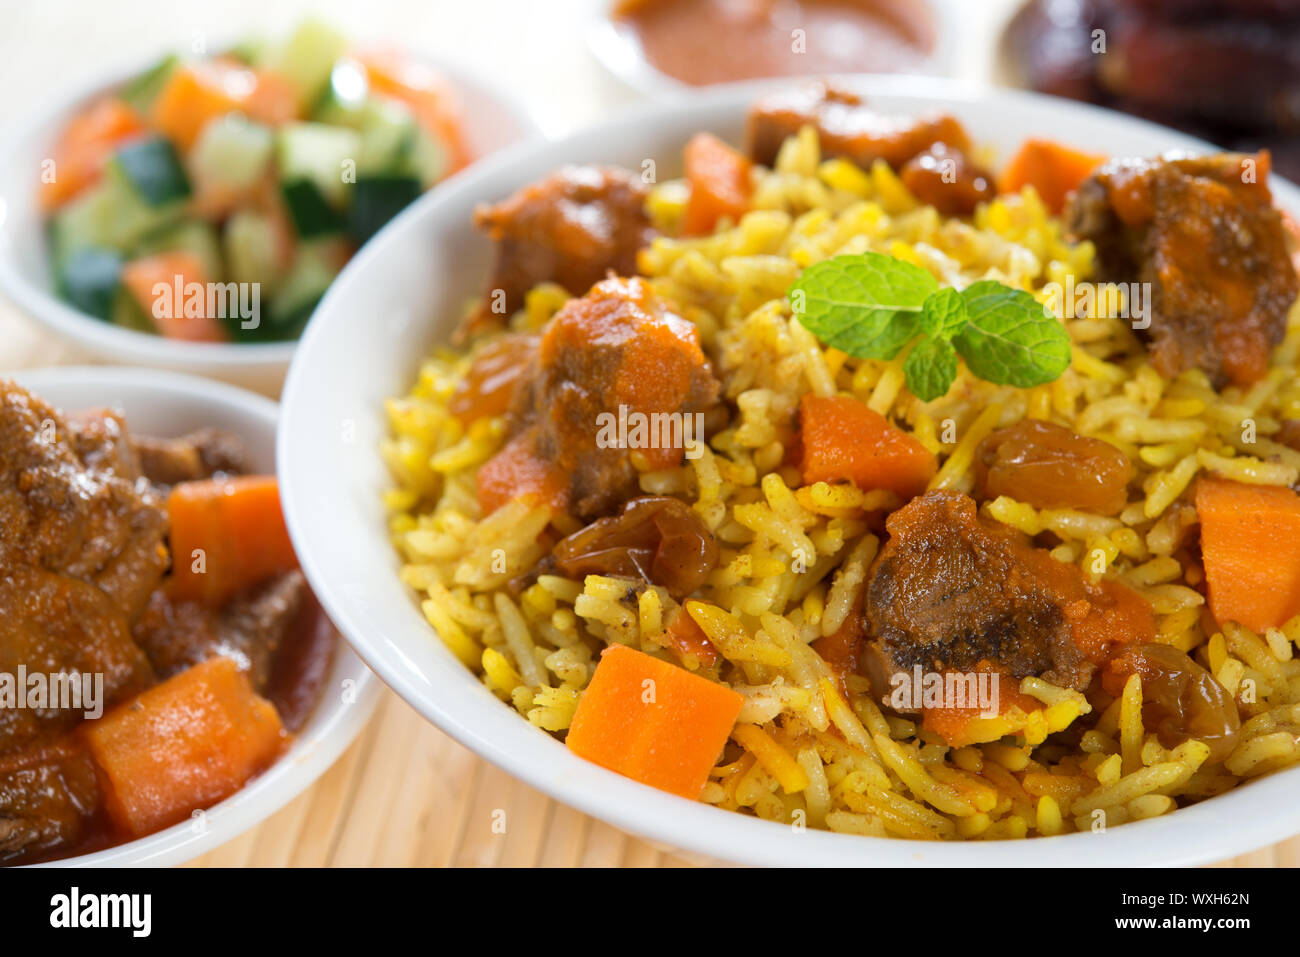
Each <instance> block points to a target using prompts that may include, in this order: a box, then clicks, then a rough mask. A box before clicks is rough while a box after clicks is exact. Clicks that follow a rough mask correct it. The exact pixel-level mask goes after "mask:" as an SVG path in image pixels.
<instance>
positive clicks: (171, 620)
mask: <svg viewBox="0 0 1300 957" xmlns="http://www.w3.org/2000/svg"><path fill="white" fill-rule="evenodd" d="M306 597H307V580H306V578H304V577H303V574H302V572H299V571H292V572H288V573H286V574H284V575H281V576H280V577H279V578H274V579H272V580H271V581H269V582H267V583H265V584H264V585H261V586H259V587H258V588H256V589H253V590H252V591H250V592H247V593H245V594H241V595H238V596H236V597H235V598H233V599H231V600H230V601H229V602H227V603H226V604H225V605H224V606H222V608H221V609H219V610H213V609H209V608H207V607H205V606H204V605H201V604H199V603H197V602H173V601H171V600H170V599H169V598H168V597H167V595H166V594H164V593H163V592H161V591H160V592H157V593H155V594H154V596H153V598H152V599H151V600H150V602H149V607H148V608H147V609H146V611H145V614H144V615H143V616H142V617H141V619H140V621H139V622H138V623H137V625H136V627H135V638H136V641H138V642H139V644H140V646H141V647H142V648H143V649H144V650H145V654H147V655H148V657H149V661H150V662H151V663H152V665H153V667H154V669H155V670H156V671H157V673H158V677H159V679H166V678H169V677H171V676H172V675H174V674H177V673H179V672H181V671H184V670H185V669H186V668H190V667H192V666H193V665H196V664H199V663H200V662H202V661H206V660H207V659H209V658H211V657H212V656H213V655H225V656H226V657H228V658H233V659H234V660H235V661H236V662H238V663H239V666H240V669H241V670H243V671H246V672H247V673H248V676H249V680H250V681H251V682H252V684H253V688H254V689H255V690H256V691H258V692H259V693H262V692H264V691H265V690H266V688H267V686H268V683H269V682H270V678H271V674H272V671H273V670H274V666H275V661H276V655H277V653H278V652H279V650H280V647H281V645H282V644H283V642H284V640H285V636H286V635H287V634H288V632H289V629H290V628H291V627H292V626H293V623H294V619H295V617H296V616H297V614H298V612H299V610H300V609H301V607H302V605H303V602H304V600H305V599H306Z"/></svg>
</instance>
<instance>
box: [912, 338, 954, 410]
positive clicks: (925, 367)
mask: <svg viewBox="0 0 1300 957" xmlns="http://www.w3.org/2000/svg"><path fill="white" fill-rule="evenodd" d="M903 378H904V379H905V380H906V382H907V388H908V390H909V391H910V392H911V393H912V395H914V396H916V397H917V398H918V399H920V400H921V401H922V402H929V401H931V400H933V399H937V398H939V396H941V395H946V394H947V392H948V390H949V389H950V388H951V387H952V383H953V380H954V379H956V378H957V353H956V351H955V350H954V349H953V347H952V344H951V343H950V342H948V340H947V339H932V338H929V337H927V338H925V339H922V340H921V341H920V342H918V343H917V344H916V346H915V347H914V348H913V349H912V351H911V352H909V353H908V354H907V358H906V359H904V360H903Z"/></svg>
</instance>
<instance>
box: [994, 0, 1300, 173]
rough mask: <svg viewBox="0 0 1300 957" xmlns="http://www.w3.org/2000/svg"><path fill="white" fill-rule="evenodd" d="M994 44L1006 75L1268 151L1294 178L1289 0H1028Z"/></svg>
mask: <svg viewBox="0 0 1300 957" xmlns="http://www.w3.org/2000/svg"><path fill="white" fill-rule="evenodd" d="M1002 44H1003V54H1004V57H1005V67H1006V71H1007V76H1008V79H1009V80H1010V81H1011V82H1013V83H1018V84H1021V85H1024V86H1027V87H1029V88H1030V89H1034V90H1038V91H1040V92H1043V93H1051V94H1053V95H1054V96H1067V97H1070V98H1072V99H1076V100H1086V101H1088V102H1090V103H1098V104H1100V105H1102V106H1108V107H1110V108H1111V109H1115V110H1122V111H1123V112H1125V113H1132V114H1134V115H1135V116H1141V117H1144V118H1146V119H1150V120H1154V121H1155V122H1158V123H1163V124H1165V125H1166V126H1172V127H1175V128H1178V129H1182V130H1186V131H1187V132H1189V133H1192V134H1193V135H1195V136H1199V137H1201V138H1202V139H1206V140H1209V141H1211V142H1213V143H1216V144H1218V145H1221V146H1225V147H1228V148H1229V149H1234V150H1241V151H1250V152H1253V151H1255V150H1259V149H1268V150H1271V151H1272V153H1273V165H1274V168H1275V169H1276V170H1277V171H1278V173H1280V174H1281V175H1283V176H1287V177H1290V178H1291V179H1293V180H1294V179H1300V4H1297V3H1295V2H1294V0H1029V2H1028V3H1026V4H1025V5H1024V6H1023V7H1022V8H1021V9H1020V11H1019V12H1018V13H1017V14H1016V15H1015V16H1014V18H1013V19H1012V20H1011V22H1010V24H1009V25H1008V27H1007V30H1006V33H1005V35H1004V37H1003V41H1002Z"/></svg>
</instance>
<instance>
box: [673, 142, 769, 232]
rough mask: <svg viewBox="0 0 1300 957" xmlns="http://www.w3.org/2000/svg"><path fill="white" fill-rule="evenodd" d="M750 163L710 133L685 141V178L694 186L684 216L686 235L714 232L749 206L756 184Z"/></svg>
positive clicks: (683, 222) (735, 218)
mask: <svg viewBox="0 0 1300 957" xmlns="http://www.w3.org/2000/svg"><path fill="white" fill-rule="evenodd" d="M749 170H750V162H749V158H748V157H746V156H745V155H744V154H743V153H740V152H737V151H736V150H734V149H732V148H731V147H730V146H728V145H727V144H726V143H724V142H722V140H720V139H718V138H717V137H716V136H714V135H712V134H711V133H696V134H695V136H694V137H692V138H691V141H690V142H689V143H687V144H686V181H687V183H688V184H689V185H690V187H691V194H690V198H689V199H687V201H686V214H685V216H684V217H683V219H682V232H683V233H685V234H686V235H687V236H705V235H708V234H709V233H711V232H713V230H714V228H715V227H716V226H717V225H718V220H719V219H722V218H723V217H724V216H725V217H727V218H729V219H730V220H731V221H732V222H735V221H736V220H738V219H740V217H741V216H742V215H744V213H745V212H746V211H748V209H749V200H750V195H751V193H752V192H753V187H752V186H751V184H750V180H749Z"/></svg>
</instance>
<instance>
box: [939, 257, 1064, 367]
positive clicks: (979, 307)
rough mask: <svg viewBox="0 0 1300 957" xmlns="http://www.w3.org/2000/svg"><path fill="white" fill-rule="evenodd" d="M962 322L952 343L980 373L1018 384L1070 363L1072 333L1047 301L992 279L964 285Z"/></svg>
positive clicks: (968, 365)
mask: <svg viewBox="0 0 1300 957" xmlns="http://www.w3.org/2000/svg"><path fill="white" fill-rule="evenodd" d="M961 297H962V299H963V300H965V303H966V319H967V322H966V326H965V328H963V329H962V330H961V332H959V333H957V335H956V336H954V337H953V345H954V346H956V347H957V351H958V352H959V353H961V357H962V358H963V359H965V360H966V366H967V368H969V369H970V370H971V372H973V373H975V374H976V375H977V376H979V377H980V378H981V379H987V380H988V381H989V382H996V383H997V384H998V385H1014V386H1016V387H1018V388H1021V389H1027V388H1029V387H1030V386H1035V385H1042V384H1043V383H1044V382H1051V381H1053V380H1054V379H1056V378H1058V377H1059V376H1060V375H1061V373H1062V372H1064V371H1065V370H1066V368H1067V367H1068V366H1069V365H1070V337H1069V334H1068V333H1066V331H1065V327H1064V326H1063V325H1061V323H1060V322H1058V321H1057V319H1056V317H1055V316H1053V315H1052V314H1051V313H1050V312H1048V311H1047V309H1046V307H1045V306H1044V305H1043V304H1042V303H1041V302H1039V301H1038V300H1037V299H1035V298H1034V297H1033V296H1031V295H1030V294H1029V293H1027V292H1025V291H1023V290H1021V289H1012V288H1011V287H1010V286H1004V285H1003V284H1002V283H1000V282H997V281H995V280H992V279H985V280H983V281H981V282H977V283H974V284H973V285H971V286H968V287H967V288H966V289H964V290H963V291H962V293H961Z"/></svg>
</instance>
